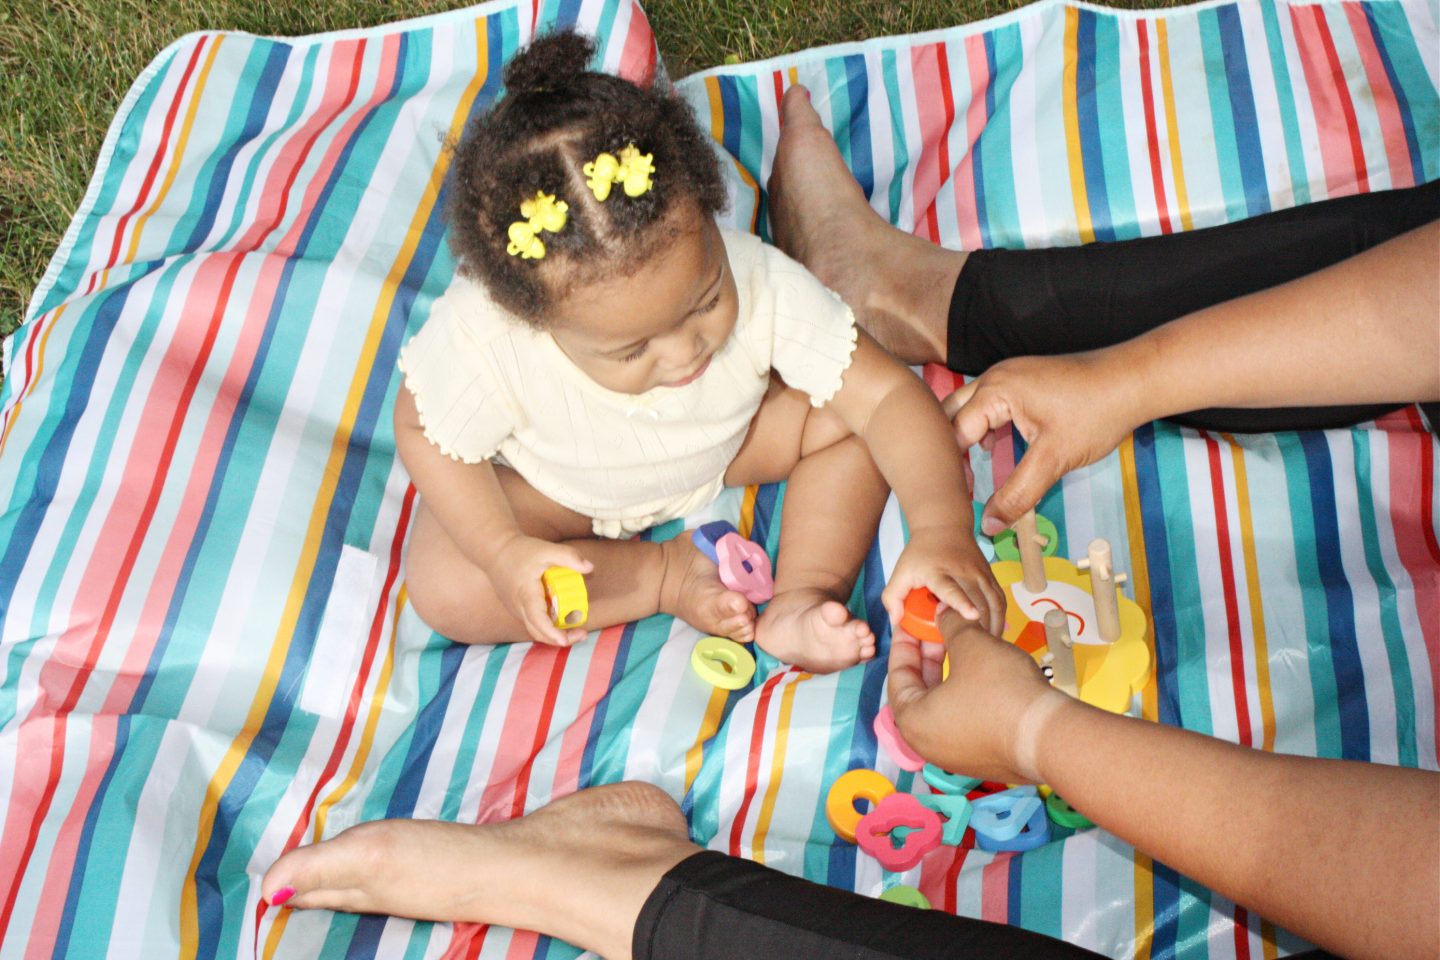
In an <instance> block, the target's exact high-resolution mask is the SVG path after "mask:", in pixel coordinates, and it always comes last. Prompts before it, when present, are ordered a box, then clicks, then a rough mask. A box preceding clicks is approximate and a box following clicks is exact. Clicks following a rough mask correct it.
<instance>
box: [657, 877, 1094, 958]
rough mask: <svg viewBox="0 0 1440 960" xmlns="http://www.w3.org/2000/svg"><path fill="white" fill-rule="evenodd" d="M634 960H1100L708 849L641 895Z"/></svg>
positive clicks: (1031, 936)
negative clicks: (644, 896) (968, 959)
mask: <svg viewBox="0 0 1440 960" xmlns="http://www.w3.org/2000/svg"><path fill="white" fill-rule="evenodd" d="M632 952H633V954H634V957H635V960H689V958H695V960H739V958H744V960H756V958H764V960H771V958H774V960H833V958H837V957H843V958H845V960H939V958H942V957H944V958H966V957H974V958H977V960H980V958H985V960H989V958H999V957H1003V958H1006V960H1100V958H1099V955H1098V954H1094V953H1091V952H1090V951H1089V950H1082V949H1080V948H1079V947H1072V946H1070V945H1069V944H1067V943H1064V942H1062V941H1059V940H1053V939H1051V938H1050V937H1046V936H1042V935H1040V934H1038V933H1031V932H1029V931H1028V930H1021V929H1019V928H1018V927H1007V926H1005V925H1004V924H1000V923H989V922H987V921H985V920H972V919H969V918H966V917H957V916H954V915H952V914H949V913H944V912H942V911H939V910H917V909H916V908H914V907H906V906H901V905H899V904H895V903H888V902H886V901H884V900H875V899H872V898H870V897H862V896H860V895H859V894H857V893H851V892H850V891H848V890H837V889H835V888H834V887H826V886H822V885H821V884H818V883H811V882H810V881H808V880H802V879H800V878H798V877H792V876H789V875H788V874H784V873H780V872H779V871H778V870H772V869H770V868H769V867H762V866H760V865H759V864H757V863H752V862H751V861H749V860H741V859H739V858H738V857H727V856H725V854H723V853H716V852H715V851H713V850H706V851H704V852H702V853H697V854H695V855H694V856H692V857H690V858H689V859H686V860H682V861H681V862H680V863H679V864H677V865H676V866H675V867H674V868H672V869H671V870H670V872H669V873H667V874H666V875H665V876H664V878H663V879H661V881H660V885H659V886H657V887H656V888H655V891H654V892H653V893H651V894H650V898H649V899H648V900H646V901H645V906H644V907H643V908H642V909H641V911H640V918H639V920H638V921H637V922H636V924H635V937H634V940H633V943H632Z"/></svg>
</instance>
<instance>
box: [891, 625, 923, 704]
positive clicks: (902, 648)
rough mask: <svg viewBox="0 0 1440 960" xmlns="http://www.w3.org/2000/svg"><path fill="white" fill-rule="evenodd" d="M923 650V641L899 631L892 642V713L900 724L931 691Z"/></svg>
mask: <svg viewBox="0 0 1440 960" xmlns="http://www.w3.org/2000/svg"><path fill="white" fill-rule="evenodd" d="M920 646H921V644H920V641H919V640H916V639H915V638H914V637H912V636H910V635H909V634H908V633H904V632H902V631H899V630H897V631H895V633H894V634H892V636H891V639H890V676H889V695H890V709H891V711H892V712H893V713H894V714H895V721H896V722H897V723H898V722H900V718H901V717H902V716H904V715H905V713H906V712H907V711H909V710H910V708H911V707H913V706H915V704H917V703H918V702H919V701H921V700H922V699H924V697H925V694H926V692H927V691H928V690H929V687H928V686H927V685H926V683H925V676H924V672H923V671H924V667H923V662H924V661H923V658H922V655H921V652H920Z"/></svg>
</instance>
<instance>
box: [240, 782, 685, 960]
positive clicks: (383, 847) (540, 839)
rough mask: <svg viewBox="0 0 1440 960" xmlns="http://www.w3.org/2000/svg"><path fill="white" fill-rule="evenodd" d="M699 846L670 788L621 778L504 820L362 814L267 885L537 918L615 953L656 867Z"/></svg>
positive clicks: (299, 892) (320, 904) (346, 898)
mask: <svg viewBox="0 0 1440 960" xmlns="http://www.w3.org/2000/svg"><path fill="white" fill-rule="evenodd" d="M699 850H700V848H699V847H697V846H696V845H695V844H693V843H691V842H690V835H689V832H688V830H687V828H686V825H685V818H684V817H683V816H682V815H681V813H680V808H679V807H678V806H676V804H675V801H674V800H672V799H670V797H669V796H667V795H666V794H665V793H664V791H662V790H660V789H659V788H658V787H653V786H651V785H649V784H645V783H619V784H613V785H609V786H603V787H592V788H591V789H588V790H582V791H580V792H579V793H576V794H573V795H571V796H569V797H565V798H563V799H561V800H556V801H555V802H554V803H552V804H550V805H549V806H547V807H544V808H542V809H540V810H537V811H535V812H534V813H532V814H530V815H529V816H527V817H523V818H521V819H519V820H512V821H509V822H505V823H494V824H480V825H476V824H461V823H448V822H443V821H438V820H378V821H374V822H372V823H362V824H359V825H357V826H355V827H351V828H350V829H349V830H346V831H345V832H344V833H342V834H340V835H339V836H337V837H335V838H334V839H331V840H326V841H323V842H321V843H317V844H315V845H313V846H308V847H300V848H298V849H295V850H292V851H290V852H289V853H286V854H285V855H284V856H282V857H281V858H280V859H279V860H277V861H275V863H274V865H273V866H271V867H270V869H269V870H268V871H267V872H266V874H265V878H264V880H263V881H262V882H261V885H260V890H261V895H262V896H263V897H264V898H265V899H266V900H267V901H268V902H270V903H272V904H277V905H279V904H281V903H283V905H284V906H286V907H295V908H300V909H307V910H308V909H323V910H337V911H343V912H347V913H382V914H390V915H392V916H399V917H412V918H414V919H417V920H442V921H469V922H476V923H496V924H502V925H504V926H507V927H515V928H518V929H522V930H536V931H539V932H541V933H545V934H549V935H551V936H556V937H559V938H561V939H562V940H565V941H568V942H569V943H573V944H576V945H578V946H581V947H584V948H586V949H588V950H594V951H595V952H597V953H599V954H600V955H601V956H604V957H608V958H612V960H613V958H628V957H629V956H630V944H631V936H632V934H633V932H634V928H635V921H636V919H637V918H638V917H639V915H640V908H641V907H642V906H644V904H645V900H646V899H647V898H648V897H649V896H650V893H651V891H653V890H654V889H655V887H656V885H657V884H658V883H659V882H660V878H661V877H663V876H664V875H665V873H666V872H667V871H669V869H670V868H671V867H673V866H674V865H675V864H677V863H679V862H680V861H681V860H684V859H685V858H686V857H689V856H690V855H691V854H694V853H697V852H699ZM286 890H290V891H293V892H292V893H290V894H289V895H286V894H285V891H286Z"/></svg>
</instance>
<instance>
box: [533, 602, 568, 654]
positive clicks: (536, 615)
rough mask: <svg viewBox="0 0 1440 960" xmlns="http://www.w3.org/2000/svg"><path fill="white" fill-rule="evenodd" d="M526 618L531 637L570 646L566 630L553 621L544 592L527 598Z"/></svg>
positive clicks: (561, 645)
mask: <svg viewBox="0 0 1440 960" xmlns="http://www.w3.org/2000/svg"><path fill="white" fill-rule="evenodd" d="M524 620H525V628H526V630H527V631H528V632H529V634H530V637H531V639H533V640H535V641H537V642H539V643H548V644H550V645H551V646H554V647H568V646H570V640H569V638H568V637H567V636H566V635H565V632H564V631H562V630H561V629H560V628H559V627H557V626H555V624H554V623H552V622H551V620H550V610H549V605H548V604H547V603H546V602H545V596H544V594H541V595H540V596H538V597H529V598H527V599H526V602H525V616H524Z"/></svg>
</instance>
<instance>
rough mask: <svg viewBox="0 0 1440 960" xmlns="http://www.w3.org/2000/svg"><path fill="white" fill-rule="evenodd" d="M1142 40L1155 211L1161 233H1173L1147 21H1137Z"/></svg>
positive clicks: (1143, 94)
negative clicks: (1157, 122)
mask: <svg viewBox="0 0 1440 960" xmlns="http://www.w3.org/2000/svg"><path fill="white" fill-rule="evenodd" d="M1135 30H1136V36H1137V38H1138V40H1139V43H1140V54H1139V58H1140V99H1141V101H1142V102H1143V103H1144V104H1145V142H1146V145H1147V147H1148V150H1149V154H1150V182H1151V185H1152V187H1153V189H1154V191H1155V211H1156V215H1157V216H1158V217H1159V218H1160V232H1161V233H1170V232H1171V230H1173V229H1174V228H1173V227H1172V226H1171V224H1170V208H1169V206H1168V205H1167V204H1166V202H1165V173H1164V171H1163V170H1162V168H1161V166H1160V134H1159V131H1158V130H1157V129H1156V124H1155V91H1154V88H1153V87H1152V86H1151V81H1150V28H1149V26H1148V25H1147V24H1146V22H1145V21H1144V20H1137V21H1135Z"/></svg>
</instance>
